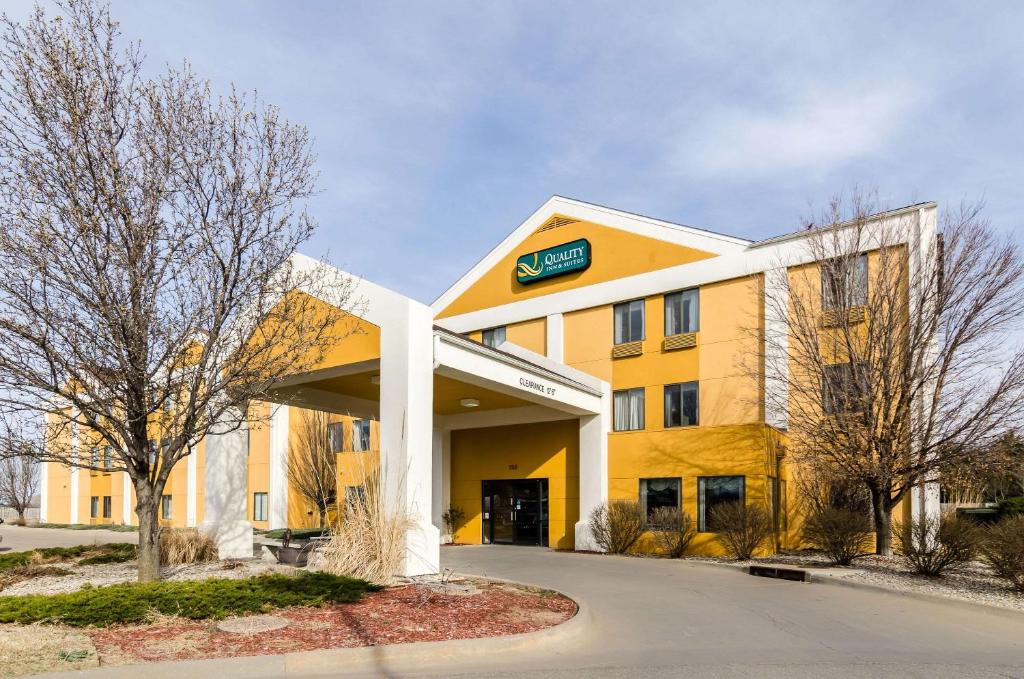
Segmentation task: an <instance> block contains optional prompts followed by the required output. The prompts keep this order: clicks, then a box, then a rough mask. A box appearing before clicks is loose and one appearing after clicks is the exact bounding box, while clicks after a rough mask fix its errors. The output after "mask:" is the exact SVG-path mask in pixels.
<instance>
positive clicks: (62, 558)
mask: <svg viewBox="0 0 1024 679" xmlns="http://www.w3.org/2000/svg"><path fill="white" fill-rule="evenodd" d="M136 549H137V548H136V547H135V545H133V544H130V543H127V542H112V543H108V544H103V545H76V546H74V547H42V548H40V549H32V550H29V551H27V552H8V553H6V554H0V571H4V570H8V569H11V568H19V567H22V566H28V565H30V564H48V563H65V562H68V561H74V560H76V559H79V561H78V563H79V564H80V565H83V566H87V565H89V564H96V563H121V562H124V561H131V560H133V559H134V558H135V554H136ZM81 557H84V558H81Z"/></svg>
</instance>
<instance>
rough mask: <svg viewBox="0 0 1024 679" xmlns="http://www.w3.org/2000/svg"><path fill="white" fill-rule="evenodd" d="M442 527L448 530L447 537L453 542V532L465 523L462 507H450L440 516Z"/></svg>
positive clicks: (464, 512)
mask: <svg viewBox="0 0 1024 679" xmlns="http://www.w3.org/2000/svg"><path fill="white" fill-rule="evenodd" d="M441 520H442V521H444V526H445V528H446V529H447V530H448V536H449V537H450V538H451V539H452V540H455V531H456V530H458V528H459V526H461V525H462V524H463V523H464V522H465V521H466V510H464V509H463V508H462V507H456V506H454V505H453V506H451V507H449V508H448V510H447V511H446V512H445V513H444V514H442V515H441Z"/></svg>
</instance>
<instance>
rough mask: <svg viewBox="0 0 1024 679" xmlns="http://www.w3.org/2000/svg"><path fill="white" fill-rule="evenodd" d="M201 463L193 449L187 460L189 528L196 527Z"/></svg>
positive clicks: (187, 519)
mask: <svg viewBox="0 0 1024 679" xmlns="http://www.w3.org/2000/svg"><path fill="white" fill-rule="evenodd" d="M198 466H199V461H198V460H196V449H195V446H192V447H191V450H190V451H189V454H188V457H186V458H185V525H186V526H188V527H189V528H191V527H193V526H195V525H196V499H197V497H196V496H197V491H198V488H197V487H196V486H197V478H196V477H197V476H198V473H197V472H198Z"/></svg>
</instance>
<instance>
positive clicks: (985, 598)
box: [688, 552, 1024, 611]
mask: <svg viewBox="0 0 1024 679" xmlns="http://www.w3.org/2000/svg"><path fill="white" fill-rule="evenodd" d="M688 559H690V560H693V561H711V562H717V563H733V564H736V563H738V564H742V565H750V564H778V565H788V566H798V567H803V568H815V569H825V570H826V571H827V575H828V576H832V577H837V578H842V579H844V580H850V581H853V582H864V583H867V584H871V585H877V586H880V587H885V588H887V589H892V590H895V591H899V592H915V593H919V594H930V595H934V596H941V597H945V598H947V599H956V600H959V601H970V602H973V603H978V604H985V605H988V606H996V607H999V608H1009V609H1014V610H1019V611H1024V594H1021V593H1019V592H1015V591H1014V590H1012V589H1009V588H1008V587H1007V586H1006V583H1005V582H1004V581H1002V580H1000V579H999V578H997V577H996V576H995V575H993V574H992V571H991V569H989V567H988V566H987V565H985V564H983V563H978V562H975V563H972V564H970V565H969V566H968V567H967V568H965V569H964V570H962V571H961V572H957V573H949V574H946V575H943V576H942V577H939V578H929V577H926V576H923V575H916V574H914V573H912V572H910V569H909V568H908V567H907V566H906V565H905V564H904V563H903V562H902V561H901V560H900V559H898V558H894V557H884V556H875V555H870V556H863V557H860V558H858V559H855V560H854V562H853V565H852V566H850V567H842V566H832V565H831V564H830V563H829V561H828V559H826V558H825V557H824V556H823V555H821V554H818V553H815V552H802V553H797V554H778V555H775V556H772V557H764V558H758V559H753V560H751V561H734V560H730V559H724V558H714V557H688Z"/></svg>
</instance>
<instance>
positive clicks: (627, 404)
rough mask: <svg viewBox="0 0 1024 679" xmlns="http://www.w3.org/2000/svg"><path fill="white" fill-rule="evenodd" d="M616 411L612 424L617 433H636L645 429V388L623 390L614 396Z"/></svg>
mask: <svg viewBox="0 0 1024 679" xmlns="http://www.w3.org/2000/svg"><path fill="white" fill-rule="evenodd" d="M612 407H613V409H614V410H615V413H614V417H613V418H612V419H613V420H614V421H613V423H612V425H613V428H614V429H615V431H636V430H637V429H643V428H644V388H643V387H637V388H636V389H623V390H621V391H616V392H615V393H614V394H612Z"/></svg>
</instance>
